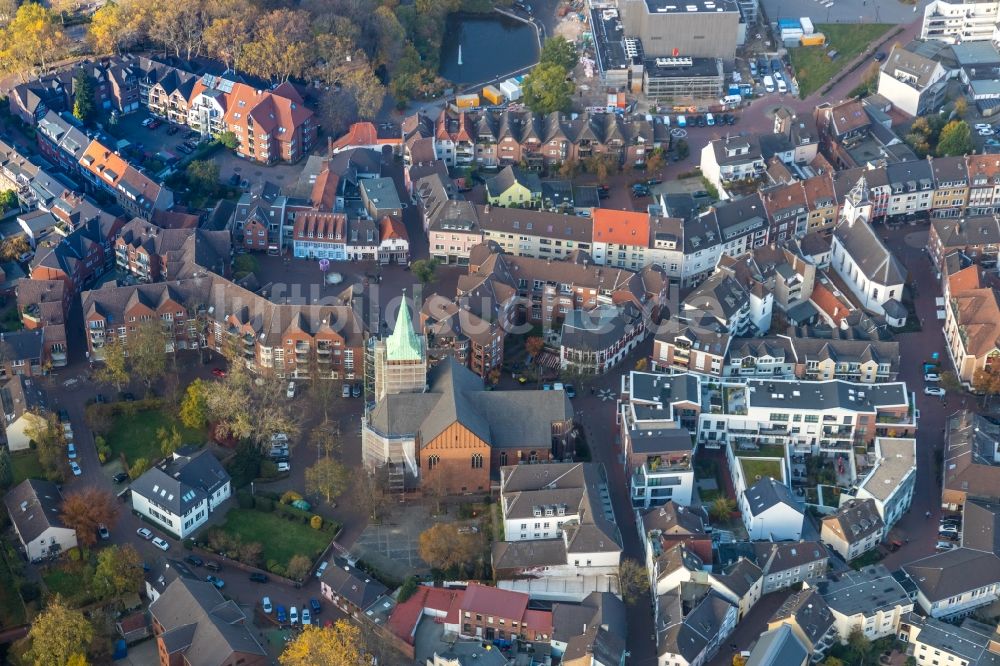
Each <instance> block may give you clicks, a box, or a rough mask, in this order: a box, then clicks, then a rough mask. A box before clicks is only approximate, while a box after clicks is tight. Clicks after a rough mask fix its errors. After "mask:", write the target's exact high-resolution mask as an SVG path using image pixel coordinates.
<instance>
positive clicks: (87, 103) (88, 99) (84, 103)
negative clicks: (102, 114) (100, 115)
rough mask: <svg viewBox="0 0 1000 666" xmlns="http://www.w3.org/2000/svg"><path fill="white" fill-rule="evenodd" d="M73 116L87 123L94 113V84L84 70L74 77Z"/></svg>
mask: <svg viewBox="0 0 1000 666" xmlns="http://www.w3.org/2000/svg"><path fill="white" fill-rule="evenodd" d="M73 95H74V98H73V115H74V116H75V117H76V119H77V120H79V121H80V122H83V123H86V122H87V121H88V120H90V116H91V115H92V114H93V113H94V84H93V83H92V82H91V81H90V77H89V76H87V72H86V71H84V70H83V68H81V69H78V70H76V74H75V75H74V76H73Z"/></svg>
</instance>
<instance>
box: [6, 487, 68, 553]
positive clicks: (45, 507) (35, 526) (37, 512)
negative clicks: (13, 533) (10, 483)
mask: <svg viewBox="0 0 1000 666" xmlns="http://www.w3.org/2000/svg"><path fill="white" fill-rule="evenodd" d="M3 501H4V504H6V505H7V513H9V514H10V519H11V521H12V522H13V523H14V525H15V526H16V527H17V533H18V534H20V535H21V539H22V540H23V541H24V543H29V542H31V541H34V540H35V539H37V538H38V537H39V536H40V535H41V534H43V533H44V532H45V530H47V529H49V528H50V527H66V525H65V524H63V522H62V518H61V517H60V507H61V506H62V494H61V493H60V492H59V488H58V487H56V484H54V483H52V482H50V481H44V480H42V479H26V480H24V481H22V482H21V483H19V484H17V485H16V486H14V488H13V489H12V490H11V491H10V492H9V493H7V494H6V495H5V496H4V498H3Z"/></svg>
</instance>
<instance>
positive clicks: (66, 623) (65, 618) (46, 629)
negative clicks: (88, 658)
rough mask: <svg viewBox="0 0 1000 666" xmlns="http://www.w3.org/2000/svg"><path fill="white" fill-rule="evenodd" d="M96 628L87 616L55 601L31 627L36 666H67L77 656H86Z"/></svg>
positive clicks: (59, 600)
mask: <svg viewBox="0 0 1000 666" xmlns="http://www.w3.org/2000/svg"><path fill="white" fill-rule="evenodd" d="M93 636H94V628H93V627H92V626H91V625H90V622H88V621H87V618H86V617H84V615H83V613H81V612H80V611H77V610H73V609H71V608H69V607H68V606H67V605H66V604H65V602H63V600H62V599H61V598H60V597H58V596H57V597H56V598H55V599H53V600H52V601H51V602H50V603H49V605H48V606H46V607H45V610H43V611H42V612H41V613H39V614H38V616H36V617H35V621H34V622H33V623H32V625H31V631H30V632H29V633H28V637H29V638H30V639H31V650H30V652H29V657H30V659H31V661H32V663H34V664H35V666H64V665H65V664H67V663H69V661H70V659H71V658H73V657H74V655H78V654H84V653H86V651H87V646H88V645H89V644H90V640H91V639H92V638H93Z"/></svg>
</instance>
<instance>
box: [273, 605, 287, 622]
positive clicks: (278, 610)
mask: <svg viewBox="0 0 1000 666" xmlns="http://www.w3.org/2000/svg"><path fill="white" fill-rule="evenodd" d="M274 614H275V615H276V616H277V618H278V623H279V624H284V623H285V622H287V621H288V615H287V613H285V607H284V606H282V605H281V604H278V605H277V606H275V607H274Z"/></svg>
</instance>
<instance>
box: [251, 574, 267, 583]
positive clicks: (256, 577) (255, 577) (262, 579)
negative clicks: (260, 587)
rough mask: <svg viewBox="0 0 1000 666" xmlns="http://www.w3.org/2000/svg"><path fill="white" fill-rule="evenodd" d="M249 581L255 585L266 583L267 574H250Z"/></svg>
mask: <svg viewBox="0 0 1000 666" xmlns="http://www.w3.org/2000/svg"><path fill="white" fill-rule="evenodd" d="M250 580H252V581H253V582H255V583H266V582H267V581H268V578H267V574H262V573H252V574H250Z"/></svg>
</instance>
